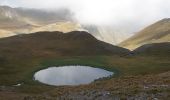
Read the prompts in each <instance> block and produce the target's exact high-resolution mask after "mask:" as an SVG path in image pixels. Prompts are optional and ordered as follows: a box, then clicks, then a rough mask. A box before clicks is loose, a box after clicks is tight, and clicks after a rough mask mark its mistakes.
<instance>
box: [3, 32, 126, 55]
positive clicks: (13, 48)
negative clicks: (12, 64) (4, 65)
mask: <svg viewBox="0 0 170 100" xmlns="http://www.w3.org/2000/svg"><path fill="white" fill-rule="evenodd" d="M0 45H1V47H0V53H1V56H8V55H9V56H10V57H22V58H25V57H26V58H27V57H34V56H38V57H41V56H42V57H46V56H47V57H48V56H81V55H86V56H87V55H91V56H92V55H125V54H127V53H128V52H129V51H128V50H127V49H123V48H120V47H116V46H113V45H110V44H107V43H104V42H102V41H99V40H97V39H96V38H94V37H93V36H92V35H90V34H89V33H86V32H79V31H73V32H70V33H68V34H63V33H62V32H38V33H35V34H25V35H17V36H13V37H9V38H4V39H0Z"/></svg>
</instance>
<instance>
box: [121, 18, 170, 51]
mask: <svg viewBox="0 0 170 100" xmlns="http://www.w3.org/2000/svg"><path fill="white" fill-rule="evenodd" d="M161 42H170V18H167V19H163V20H160V21H158V22H156V23H155V24H152V25H151V26H148V27H147V28H145V29H143V30H142V31H140V32H138V33H137V34H136V35H134V36H133V37H131V38H129V39H128V40H126V41H124V42H122V43H120V46H122V47H125V48H128V49H132V50H133V49H135V48H137V47H139V46H141V45H144V44H148V43H161Z"/></svg>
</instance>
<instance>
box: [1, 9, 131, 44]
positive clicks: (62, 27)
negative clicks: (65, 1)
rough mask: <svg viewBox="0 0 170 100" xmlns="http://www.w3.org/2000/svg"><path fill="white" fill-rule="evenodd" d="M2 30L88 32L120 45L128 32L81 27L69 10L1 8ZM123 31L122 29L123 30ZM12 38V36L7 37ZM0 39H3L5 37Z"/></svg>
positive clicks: (105, 28)
mask: <svg viewBox="0 0 170 100" xmlns="http://www.w3.org/2000/svg"><path fill="white" fill-rule="evenodd" d="M0 23H1V24H0V29H1V30H4V31H10V32H12V34H13V35H17V34H25V33H34V32H38V31H62V32H70V31H82V30H83V31H87V32H89V33H91V34H92V35H93V36H94V37H96V38H97V39H99V40H101V41H104V42H107V43H110V44H114V45H115V44H118V43H120V42H121V41H123V40H125V39H127V37H129V36H128V35H126V34H124V33H126V32H120V31H119V30H116V29H114V28H113V27H106V26H102V25H101V26H98V25H81V24H80V23H79V22H77V21H76V19H75V18H74V15H73V13H72V12H71V11H70V10H68V9H58V10H55V11H45V10H39V9H26V8H11V7H8V6H0ZM121 30H122V29H121ZM6 36H11V35H8V34H7V35H6ZM0 38H3V36H2V37H1V35H0Z"/></svg>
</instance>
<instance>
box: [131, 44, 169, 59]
mask: <svg viewBox="0 0 170 100" xmlns="http://www.w3.org/2000/svg"><path fill="white" fill-rule="evenodd" d="M133 53H134V54H136V55H147V56H151V55H153V56H163V57H168V56H169V55H170V42H166V43H153V44H145V45H143V46H141V47H139V48H137V49H135V50H134V51H133Z"/></svg>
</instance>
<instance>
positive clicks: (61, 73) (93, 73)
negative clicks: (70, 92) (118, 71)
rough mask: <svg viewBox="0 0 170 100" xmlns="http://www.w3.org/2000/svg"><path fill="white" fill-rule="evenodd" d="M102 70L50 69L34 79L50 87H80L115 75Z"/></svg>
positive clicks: (89, 68) (79, 68)
mask: <svg viewBox="0 0 170 100" xmlns="http://www.w3.org/2000/svg"><path fill="white" fill-rule="evenodd" d="M113 74H114V73H113V72H109V71H106V70H103V69H100V68H93V67H89V66H61V67H50V68H47V69H44V70H40V71H38V72H36V73H35V75H34V79H35V80H37V81H39V82H41V83H44V84H48V85H55V86H62V85H80V84H89V83H91V82H93V81H94V80H96V79H99V78H103V77H108V76H111V75H113Z"/></svg>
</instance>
